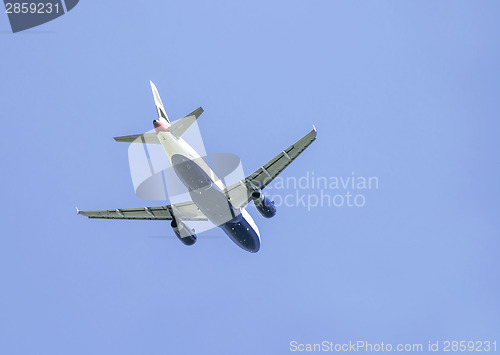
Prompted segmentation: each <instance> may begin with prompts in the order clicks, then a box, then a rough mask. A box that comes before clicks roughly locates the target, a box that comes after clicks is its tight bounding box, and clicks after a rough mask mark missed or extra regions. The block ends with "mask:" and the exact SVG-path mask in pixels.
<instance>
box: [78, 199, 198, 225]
mask: <svg viewBox="0 0 500 355" xmlns="http://www.w3.org/2000/svg"><path fill="white" fill-rule="evenodd" d="M77 213H78V214H81V215H83V216H87V217H89V218H104V219H146V220H154V219H157V220H172V219H174V216H175V218H177V219H181V220H183V221H207V220H208V219H207V217H205V215H204V214H203V213H202V212H201V211H200V210H199V209H198V207H197V206H196V205H195V204H194V203H193V202H192V201H189V202H182V203H175V204H173V205H166V206H158V207H142V208H116V209H114V210H101V211H79V210H78V209H77Z"/></svg>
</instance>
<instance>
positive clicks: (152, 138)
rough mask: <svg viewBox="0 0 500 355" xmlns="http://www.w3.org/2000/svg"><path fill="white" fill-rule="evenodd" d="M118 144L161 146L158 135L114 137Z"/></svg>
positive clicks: (145, 134)
mask: <svg viewBox="0 0 500 355" xmlns="http://www.w3.org/2000/svg"><path fill="white" fill-rule="evenodd" d="M114 139H115V141H117V142H125V143H146V144H160V141H159V140H158V137H157V136H156V133H144V134H132V135H130V136H121V137H114Z"/></svg>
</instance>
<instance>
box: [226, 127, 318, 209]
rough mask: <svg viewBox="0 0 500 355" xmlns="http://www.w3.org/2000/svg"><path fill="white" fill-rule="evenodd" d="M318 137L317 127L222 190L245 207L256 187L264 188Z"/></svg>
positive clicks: (237, 204)
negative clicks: (243, 177)
mask: <svg viewBox="0 0 500 355" xmlns="http://www.w3.org/2000/svg"><path fill="white" fill-rule="evenodd" d="M315 139H316V128H314V127H313V130H312V131H311V132H309V133H308V134H306V135H305V136H304V137H302V138H301V139H299V140H298V141H297V142H296V143H295V144H292V145H291V146H289V147H288V148H286V149H285V150H283V151H281V153H279V154H278V155H276V156H275V157H274V158H273V159H271V160H270V161H268V162H267V163H266V164H264V165H263V166H261V167H260V168H259V169H257V170H256V171H254V172H253V174H250V175H249V176H247V177H246V178H245V179H242V180H240V181H238V182H237V183H235V184H233V185H231V186H229V187H228V188H227V189H225V190H223V191H222V192H223V193H225V194H226V195H227V196H228V198H229V199H230V200H231V204H232V205H233V206H234V207H237V208H241V207H244V206H245V205H246V204H247V203H248V202H249V201H250V194H251V193H252V191H254V190H256V189H260V190H263V189H264V188H265V187H266V186H267V185H268V184H269V183H270V182H271V181H273V180H274V178H276V176H278V175H279V174H280V173H281V172H282V171H283V170H285V168H286V167H287V166H288V165H290V164H291V162H292V161H294V160H295V158H297V157H298V156H299V155H300V153H302V152H303V151H304V150H305V149H306V148H307V147H308V146H309V145H310V144H311V143H312V142H314V140H315Z"/></svg>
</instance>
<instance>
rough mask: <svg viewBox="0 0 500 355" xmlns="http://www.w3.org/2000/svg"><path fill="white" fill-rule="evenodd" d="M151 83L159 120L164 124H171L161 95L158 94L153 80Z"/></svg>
mask: <svg viewBox="0 0 500 355" xmlns="http://www.w3.org/2000/svg"><path fill="white" fill-rule="evenodd" d="M149 83H150V84H151V90H153V97H154V98H155V105H156V112H157V113H158V118H159V120H160V121H161V122H163V123H170V121H169V120H168V116H167V113H166V111H165V107H163V103H162V102H161V98H160V94H158V89H156V86H155V84H153V82H152V81H151V80H150V81H149Z"/></svg>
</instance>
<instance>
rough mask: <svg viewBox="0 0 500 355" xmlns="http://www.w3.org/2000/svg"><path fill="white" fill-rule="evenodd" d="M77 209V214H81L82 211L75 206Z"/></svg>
mask: <svg viewBox="0 0 500 355" xmlns="http://www.w3.org/2000/svg"><path fill="white" fill-rule="evenodd" d="M75 208H76V214H80V210H79V209H78V207H76V206H75Z"/></svg>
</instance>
